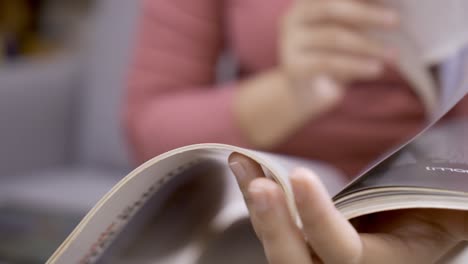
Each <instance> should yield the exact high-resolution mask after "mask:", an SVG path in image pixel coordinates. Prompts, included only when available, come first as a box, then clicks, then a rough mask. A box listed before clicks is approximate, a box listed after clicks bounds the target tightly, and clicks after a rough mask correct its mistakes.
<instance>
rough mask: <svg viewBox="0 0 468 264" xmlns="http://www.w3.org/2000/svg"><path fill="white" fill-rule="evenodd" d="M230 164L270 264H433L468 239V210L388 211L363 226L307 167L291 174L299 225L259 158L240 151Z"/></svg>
mask: <svg viewBox="0 0 468 264" xmlns="http://www.w3.org/2000/svg"><path fill="white" fill-rule="evenodd" d="M229 163H230V166H231V169H232V171H233V172H234V174H235V175H236V178H237V180H238V183H239V186H240V189H241V190H242V193H243V195H244V197H245V198H246V199H245V201H246V204H247V207H248V209H249V212H250V217H251V222H252V224H253V227H254V229H255V232H256V234H257V236H258V238H259V239H260V241H261V243H262V244H263V247H264V250H265V254H266V257H267V259H268V261H269V263H270V264H312V263H313V264H317V263H325V264H343V263H344V264H375V263H379V264H390V263H391V264H393V263H403V264H404V263H408V264H410V263H411V264H428V263H435V262H436V261H437V260H438V259H440V257H441V256H443V255H444V254H445V253H446V252H447V251H448V250H449V249H451V248H453V247H454V246H456V245H457V244H458V243H459V242H461V241H466V240H467V239H468V221H467V220H468V217H467V216H468V214H467V213H466V212H463V211H454V210H435V209H434V210H430V209H412V210H400V211H392V212H385V213H381V214H376V215H372V216H369V217H367V218H364V219H362V222H360V224H359V228H358V229H359V230H357V229H356V228H355V227H354V226H353V225H351V223H350V222H349V221H347V220H346V219H345V218H344V217H343V216H342V215H341V213H340V212H339V211H338V210H337V209H336V208H335V206H334V205H333V203H332V202H331V200H330V196H329V194H328V193H327V191H326V189H325V187H324V186H323V185H322V183H321V182H320V180H319V179H318V178H317V176H316V175H315V174H314V173H312V172H311V171H308V170H306V169H297V170H295V171H294V172H292V174H291V175H290V179H291V184H292V188H293V192H294V194H295V197H296V199H295V200H296V201H295V202H296V206H297V208H298V211H299V215H300V218H301V221H302V223H303V228H302V230H299V228H298V227H297V226H296V224H295V223H294V221H293V219H292V217H291V215H290V213H289V211H288V208H287V206H286V200H285V197H284V193H283V191H282V190H281V189H280V187H279V186H278V184H276V183H275V182H273V181H272V180H269V179H267V178H265V175H264V173H263V171H262V170H261V168H260V166H259V165H258V164H257V163H255V162H254V161H253V160H251V159H249V158H247V157H245V156H242V155H240V154H237V153H234V154H232V155H231V156H230V158H229Z"/></svg>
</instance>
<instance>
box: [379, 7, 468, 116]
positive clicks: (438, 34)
mask: <svg viewBox="0 0 468 264" xmlns="http://www.w3.org/2000/svg"><path fill="white" fill-rule="evenodd" d="M380 2H382V4H384V5H386V6H390V7H392V8H394V9H395V10H397V12H398V13H399V14H400V18H401V19H400V26H399V27H398V29H397V30H394V31H390V32H385V34H380V33H378V32H376V33H375V34H376V35H377V36H378V37H380V38H382V39H383V40H384V41H385V42H387V43H390V44H391V45H394V46H396V47H397V48H398V50H399V61H398V63H397V64H398V68H399V69H400V71H401V72H402V73H403V75H405V76H406V78H407V79H408V80H409V81H410V83H412V85H413V88H414V89H415V92H416V94H418V96H419V97H420V98H421V99H422V101H423V102H424V104H425V106H426V109H427V112H428V113H432V112H433V111H434V108H435V107H436V106H437V100H438V92H437V91H438V89H437V88H438V84H437V83H436V82H435V81H434V79H433V78H432V77H431V75H430V73H429V72H428V70H427V69H428V66H431V65H436V64H438V63H440V62H442V61H444V60H445V59H446V58H448V57H451V56H453V55H454V54H455V53H456V52H457V51H459V50H460V49H461V48H462V47H464V46H465V45H466V44H468V28H467V27H466V25H467V24H468V17H467V16H466V10H467V9H468V2H467V1H465V0H446V1H439V0H380Z"/></svg>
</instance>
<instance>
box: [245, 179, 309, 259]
mask: <svg viewBox="0 0 468 264" xmlns="http://www.w3.org/2000/svg"><path fill="white" fill-rule="evenodd" d="M249 193H250V196H251V200H252V205H251V210H252V211H251V215H252V224H253V225H254V227H255V228H256V230H257V232H258V236H259V238H260V240H261V241H262V244H263V247H264V249H265V254H266V256H267V259H268V262H269V263H270V264H287V263H300V264H310V263H312V258H311V254H310V252H309V248H308V247H307V244H306V242H305V240H304V238H303V236H302V234H301V232H300V231H299V229H298V228H297V226H296V225H295V223H294V221H293V219H292V217H291V215H290V213H289V210H288V207H287V205H286V200H285V197H284V193H283V191H282V190H281V188H280V187H279V186H278V185H277V184H276V183H275V182H273V181H271V180H269V179H266V178H260V179H256V180H254V181H253V182H252V183H251V184H250V186H249Z"/></svg>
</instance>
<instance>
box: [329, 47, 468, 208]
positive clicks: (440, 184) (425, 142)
mask: <svg viewBox="0 0 468 264" xmlns="http://www.w3.org/2000/svg"><path fill="white" fill-rule="evenodd" d="M464 53H465V51H463V52H462V53H460V54H461V56H460V57H461V58H465V56H464V55H463V54H464ZM467 58H468V57H467ZM459 66H460V67H458V70H459V72H458V75H459V78H458V80H459V81H460V83H456V84H455V83H454V82H450V84H451V85H453V86H454V87H447V89H449V90H450V91H451V94H450V96H449V97H448V100H445V102H446V104H445V105H441V106H440V107H439V109H440V110H439V112H438V113H436V115H435V116H436V117H437V118H436V119H435V120H434V121H433V122H431V123H430V124H429V125H428V126H427V128H426V129H425V130H424V131H423V132H421V133H420V134H419V135H417V136H416V137H415V138H413V139H412V140H410V141H409V142H408V143H407V144H404V145H403V146H401V147H399V148H398V149H397V150H395V151H392V152H391V153H390V154H389V155H386V156H385V157H384V158H383V159H382V160H383V162H380V161H379V162H376V165H373V166H371V169H369V170H367V171H366V172H365V173H363V175H362V176H360V177H358V178H357V179H356V180H355V181H353V182H352V183H351V184H350V185H349V186H348V187H347V188H345V189H344V190H343V191H341V192H340V193H339V194H338V195H337V196H336V197H335V200H336V199H339V198H342V197H344V196H346V195H349V194H351V193H354V192H357V191H362V190H365V189H370V188H381V187H396V186H398V187H426V188H438V189H447V190H453V191H461V192H468V181H467V180H466V179H468V178H466V175H465V174H467V173H468V147H467V146H468V136H467V135H468V117H460V118H458V119H449V117H448V116H445V115H446V113H447V112H448V111H449V110H450V109H452V108H453V107H454V106H455V105H456V104H457V103H458V102H459V101H460V100H461V99H462V98H464V97H465V95H466V94H467V93H468V78H467V76H468V74H467V73H468V71H466V70H467V69H468V67H467V66H468V60H465V61H464V62H463V63H462V64H460V65H459ZM382 160H381V161H382Z"/></svg>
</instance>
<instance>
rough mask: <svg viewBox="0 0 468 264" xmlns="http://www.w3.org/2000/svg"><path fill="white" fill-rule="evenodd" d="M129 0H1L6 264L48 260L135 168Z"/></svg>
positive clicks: (1, 201)
mask: <svg viewBox="0 0 468 264" xmlns="http://www.w3.org/2000/svg"><path fill="white" fill-rule="evenodd" d="M138 2H139V1H135V0H132V1H128V0H79V1H63V0H0V124H1V125H0V238H1V239H0V263H2V264H4V263H44V262H45V260H46V259H47V258H48V257H49V256H50V255H51V254H52V252H53V251H54V250H55V249H56V248H57V246H58V245H59V244H60V243H61V242H62V241H63V240H64V238H65V237H66V236H67V235H68V233H69V232H70V231H71V230H72V229H73V228H74V226H75V225H76V224H77V223H78V222H79V220H80V219H81V218H82V217H83V216H84V215H85V214H86V212H87V211H88V210H89V209H90V208H91V207H92V206H93V205H94V203H95V202H96V201H97V200H98V199H99V198H100V197H101V196H102V195H103V194H105V193H106V192H107V191H108V190H109V189H110V188H111V187H112V186H113V185H114V184H115V183H116V182H117V181H118V180H119V179H121V178H122V177H123V176H125V174H126V173H127V172H128V171H129V168H130V166H129V164H130V162H129V161H128V157H127V151H126V146H125V143H124V140H123V136H122V129H121V127H120V97H121V93H122V90H123V86H124V84H125V78H126V76H125V73H126V71H127V70H126V67H127V64H128V63H127V62H128V59H129V54H130V50H131V49H130V47H131V45H132V43H131V42H130V41H131V40H132V39H134V38H133V37H132V34H134V29H135V19H136V17H137V15H138Z"/></svg>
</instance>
